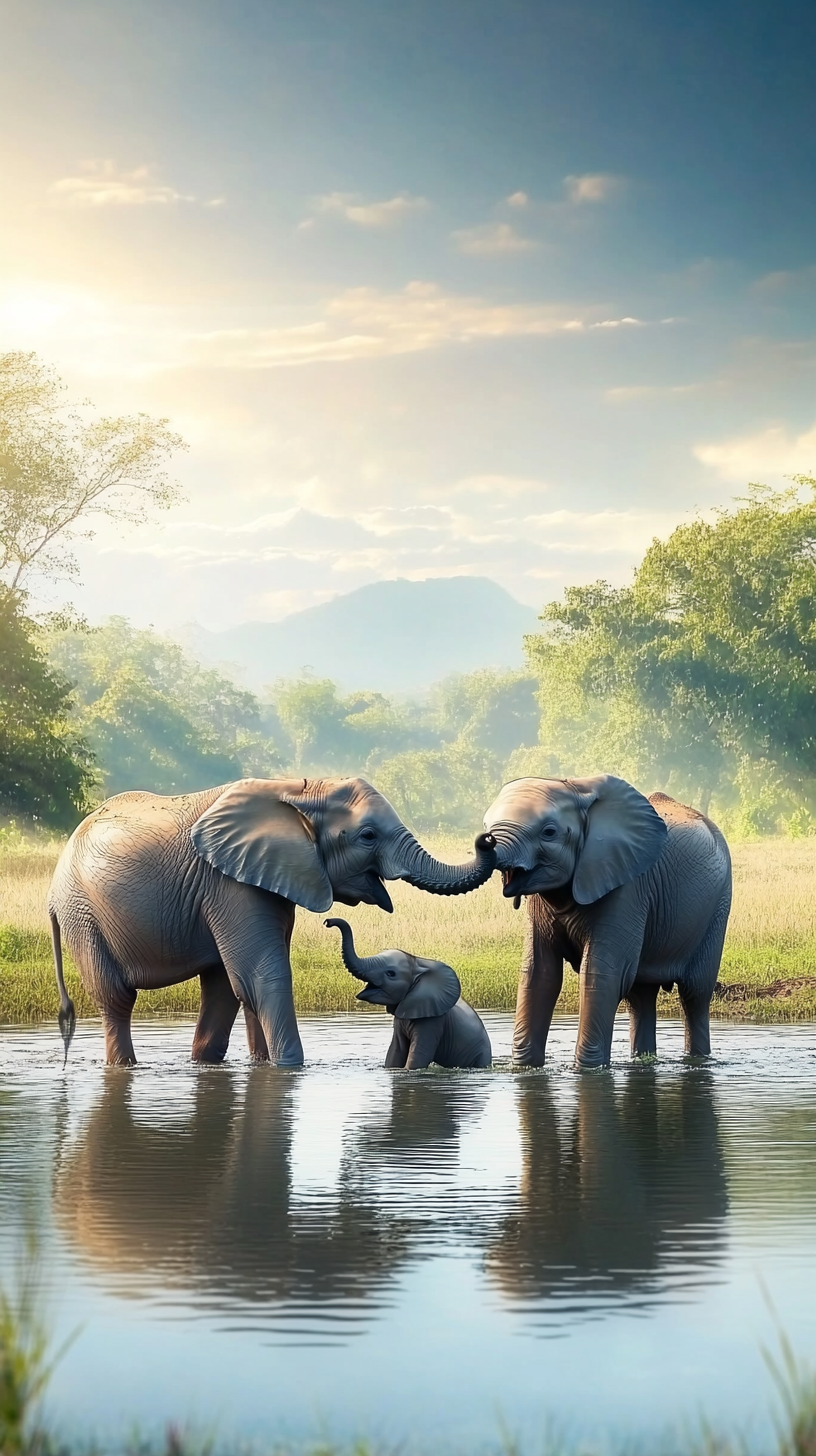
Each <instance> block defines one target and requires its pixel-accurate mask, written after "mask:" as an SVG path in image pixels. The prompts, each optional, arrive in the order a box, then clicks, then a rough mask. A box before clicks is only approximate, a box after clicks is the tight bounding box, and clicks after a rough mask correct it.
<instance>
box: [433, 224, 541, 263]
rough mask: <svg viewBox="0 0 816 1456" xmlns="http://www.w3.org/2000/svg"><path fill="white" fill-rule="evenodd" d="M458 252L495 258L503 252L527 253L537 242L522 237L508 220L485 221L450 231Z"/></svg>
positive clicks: (476, 256)
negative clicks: (477, 225)
mask: <svg viewBox="0 0 816 1456" xmlns="http://www.w3.org/2000/svg"><path fill="white" fill-rule="evenodd" d="M451 238H452V239H453V242H454V243H455V245H456V247H457V248H458V250H459V252H460V253H467V254H469V255H470V256H471V257H475V258H495V257H498V256H499V255H501V254H503V253H529V252H530V251H531V249H533V248H537V247H538V243H537V242H535V241H534V240H533V239H532V238H525V237H522V235H521V234H520V233H517V232H516V230H515V228H514V227H511V226H510V223H509V222H485V223H481V224H480V226H479V227H472V228H460V229H458V231H457V232H454V233H451Z"/></svg>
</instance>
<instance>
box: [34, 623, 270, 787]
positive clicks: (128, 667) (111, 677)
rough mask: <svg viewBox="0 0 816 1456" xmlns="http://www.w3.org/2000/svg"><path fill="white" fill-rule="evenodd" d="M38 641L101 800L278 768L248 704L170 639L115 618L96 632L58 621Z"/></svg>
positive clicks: (257, 709) (262, 724)
mask: <svg viewBox="0 0 816 1456" xmlns="http://www.w3.org/2000/svg"><path fill="white" fill-rule="evenodd" d="M47 641H48V648H49V653H50V658H51V661H52V663H53V664H54V665H55V666H56V667H58V668H59V670H60V671H61V672H62V673H63V674H64V675H65V677H66V678H69V679H70V680H71V681H72V682H73V683H74V684H75V697H76V722H77V725H78V726H79V727H80V728H81V730H82V732H83V733H85V734H86V735H87V737H88V740H89V742H90V743H91V745H92V747H93V749H94V752H95V754H96V757H97V760H98V764H99V772H100V777H101V780H102V784H103V788H104V792H105V793H106V794H114V793H120V792H122V791H123V790H125V789H131V788H142V789H152V790H153V791H154V792H157V793H181V792H184V791H186V790H192V789H203V788H208V787H209V786H210V785H211V784H217V783H218V782H225V781H227V780H229V779H235V778H240V777H242V776H244V775H246V776H256V775H257V776H258V777H261V778H263V777H268V776H270V775H274V774H275V773H277V772H279V771H280V768H281V766H282V758H281V756H280V753H279V752H278V750H277V748H276V746H275V743H274V742H273V741H272V739H271V736H270V724H269V721H268V718H267V716H266V715H265V714H264V711H263V709H262V707H261V704H260V703H259V702H258V699H257V698H256V697H255V696H254V695H253V694H252V693H250V692H247V691H246V690H245V689H243V688H239V687H236V685H235V683H233V682H231V681H230V680H229V678H226V677H223V676H222V674H221V673H219V672H218V671H217V670H216V669H214V668H202V667H200V666H199V664H198V663H197V662H195V661H194V660H193V659H192V658H190V657H188V656H187V654H186V653H185V652H184V650H183V649H182V648H181V647H179V646H178V644H177V643H175V642H171V641H169V640H168V639H167V638H166V637H160V636H159V634H158V633H156V632H152V631H139V630H137V629H136V628H134V627H132V626H131V625H130V623H129V622H127V621H126V620H125V619H124V618H123V617H111V618H110V619H109V620H108V621H107V622H106V623H104V624H103V625H102V626H101V627H96V628H88V627H86V626H85V625H84V624H83V623H76V622H75V623H73V624H69V625H65V624H63V623H61V622H58V623H57V624H56V625H55V626H54V628H53V629H52V631H51V632H50V634H48V638H47Z"/></svg>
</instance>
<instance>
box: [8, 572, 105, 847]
mask: <svg viewBox="0 0 816 1456" xmlns="http://www.w3.org/2000/svg"><path fill="white" fill-rule="evenodd" d="M71 706H72V704H71V685H70V683H69V682H67V681H66V679H65V678H64V677H62V675H61V674H60V673H59V672H57V671H56V670H55V669H54V668H53V667H52V666H51V665H50V664H49V662H48V660H47V658H46V656H45V653H44V652H43V650H42V648H41V647H40V646H39V645H38V643H37V642H36V640H35V638H34V635H33V631H32V624H31V623H30V622H29V621H28V619H27V618H26V617H25V615H24V613H23V611H22V606H21V602H20V599H19V597H17V596H16V595H15V594H14V593H12V592H11V591H9V590H8V589H7V588H0V814H2V815H4V816H10V817H12V818H14V817H18V816H22V817H23V818H25V819H33V820H36V821H38V822H40V823H42V824H45V825H51V826H54V827H57V828H73V826H74V824H75V823H76V821H77V819H78V818H79V817H80V815H81V814H83V813H84V812H85V810H86V809H87V808H88V807H89V798H90V794H91V792H92V789H93V783H94V774H93V765H92V757H91V754H90V752H89V751H88V747H87V745H86V743H85V742H84V740H83V738H82V736H81V734H80V733H79V731H78V730H77V726H76V723H75V722H74V720H73V717H72V713H71Z"/></svg>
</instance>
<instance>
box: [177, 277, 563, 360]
mask: <svg viewBox="0 0 816 1456" xmlns="http://www.w3.org/2000/svg"><path fill="white" fill-rule="evenodd" d="M584 327H585V324H584V322H583V320H581V319H579V318H574V317H569V316H567V315H565V313H564V312H563V310H560V309H558V308H555V307H553V306H551V305H549V304H520V303H519V304H493V303H489V302H488V301H487V300H485V299H483V298H479V297H469V296H467V295H464V294H450V293H445V292H443V290H442V289H441V288H439V287H438V285H437V284H435V283H423V282H414V283H409V284H408V285H407V286H406V287H405V288H404V289H402V290H401V291H400V292H398V293H385V292H382V291H380V290H379V289H376V288H350V289H348V290H347V291H346V292H345V293H341V294H340V295H339V296H338V297H337V298H335V299H332V300H331V301H330V302H329V303H328V304H327V306H326V309H325V316H324V318H323V319H320V320H316V321H314V322H312V323H306V324H297V325H294V326H291V327H288V328H280V329H226V330H220V331H217V332H214V333H211V334H200V335H197V336H191V337H190V338H189V340H188V343H187V353H188V362H198V363H202V364H209V365H212V366H215V367H220V368H228V369H268V368H274V367H276V366H277V367H280V366H285V365H292V364H308V363H313V362H320V361H322V362H341V361H345V360H353V359H380V358H387V357H390V356H392V355H396V354H413V353H418V352H420V351H423V350H426V349H436V348H440V347H441V346H442V345H444V344H451V343H459V344H464V343H470V342H471V341H474V340H478V339H504V338H516V337H521V336H530V335H532V336H537V337H544V336H547V335H551V334H559V333H569V332H574V331H580V330H581V329H583V328H584Z"/></svg>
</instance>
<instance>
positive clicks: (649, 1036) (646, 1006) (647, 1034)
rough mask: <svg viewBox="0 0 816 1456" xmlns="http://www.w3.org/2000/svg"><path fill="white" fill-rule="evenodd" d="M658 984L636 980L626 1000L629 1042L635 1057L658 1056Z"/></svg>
mask: <svg viewBox="0 0 816 1456" xmlns="http://www.w3.org/2000/svg"><path fill="white" fill-rule="evenodd" d="M659 990H660V987H659V986H658V985H656V984H655V985H651V984H650V983H649V982H644V981H635V984H634V985H633V986H632V987H631V988H630V990H629V992H628V994H627V997H626V1000H627V1002H628V1003H629V1043H630V1046H631V1049H632V1056H633V1057H654V1056H657V993H658V991H659Z"/></svg>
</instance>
